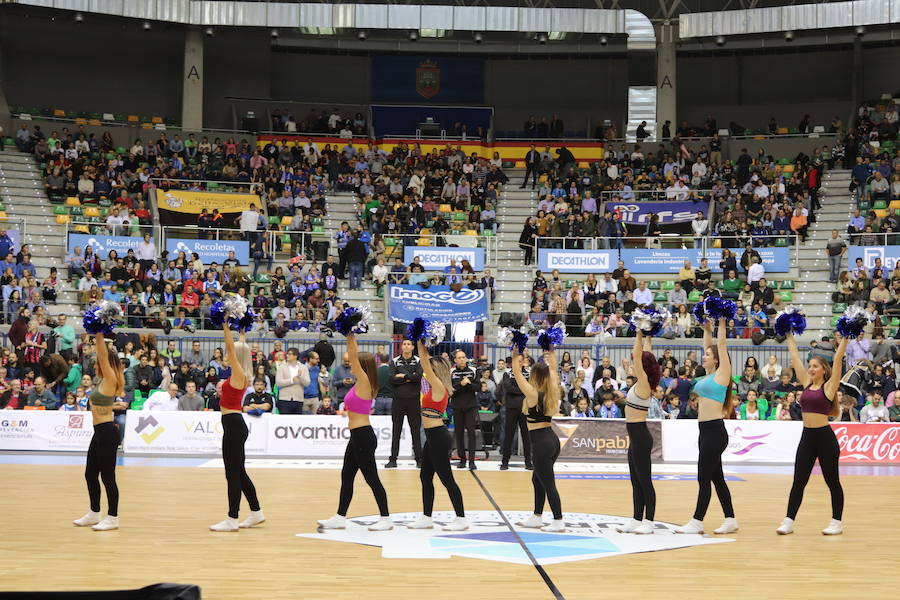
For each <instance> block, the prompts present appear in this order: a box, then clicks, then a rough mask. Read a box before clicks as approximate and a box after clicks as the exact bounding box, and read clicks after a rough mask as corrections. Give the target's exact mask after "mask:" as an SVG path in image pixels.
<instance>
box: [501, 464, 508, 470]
mask: <svg viewBox="0 0 900 600" xmlns="http://www.w3.org/2000/svg"><path fill="white" fill-rule="evenodd" d="M500 470H501V471H509V463H500Z"/></svg>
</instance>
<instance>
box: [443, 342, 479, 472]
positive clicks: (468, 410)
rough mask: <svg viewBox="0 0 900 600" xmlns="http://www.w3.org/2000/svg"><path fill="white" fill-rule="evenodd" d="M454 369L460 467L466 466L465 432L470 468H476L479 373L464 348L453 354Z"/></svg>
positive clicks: (454, 413) (454, 415)
mask: <svg viewBox="0 0 900 600" xmlns="http://www.w3.org/2000/svg"><path fill="white" fill-rule="evenodd" d="M453 364H454V367H453V370H452V371H450V379H451V380H452V381H453V396H452V398H451V400H450V401H451V406H452V407H453V427H454V429H455V430H456V452H457V453H458V454H459V464H458V465H457V466H458V467H459V468H460V469H465V468H466V446H464V445H463V441H464V439H463V438H464V437H465V436H464V434H468V442H469V444H468V450H469V469H470V470H473V471H474V470H475V469H476V468H477V467H476V466H475V424H476V423H477V419H478V405H477V404H476V402H475V392H476V391H477V390H478V387H476V382H477V381H478V374H477V373H476V372H475V369H473V368H472V367H470V366H469V359H468V358H467V357H466V353H465V352H463V351H462V350H457V351H456V353H455V354H454V355H453Z"/></svg>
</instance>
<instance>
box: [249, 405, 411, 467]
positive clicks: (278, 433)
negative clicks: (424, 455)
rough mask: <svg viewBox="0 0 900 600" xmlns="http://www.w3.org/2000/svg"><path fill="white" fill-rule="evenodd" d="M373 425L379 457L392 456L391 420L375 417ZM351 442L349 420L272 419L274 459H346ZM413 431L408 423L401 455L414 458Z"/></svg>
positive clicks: (270, 438)
mask: <svg viewBox="0 0 900 600" xmlns="http://www.w3.org/2000/svg"><path fill="white" fill-rule="evenodd" d="M369 421H370V422H371V423H372V428H373V429H374V430H375V438H376V439H377V440H378V448H377V449H376V450H375V454H376V456H390V455H391V435H392V434H391V432H392V431H393V427H392V424H391V417H389V416H371V417H369ZM349 439H350V430H349V429H347V418H346V417H336V416H335V417H331V416H323V415H273V416H272V418H271V419H269V430H268V443H267V445H268V449H267V454H269V455H270V456H332V457H334V456H343V455H344V451H345V450H346V448H347V440H349ZM411 439H412V438H410V435H409V427H408V425H406V424H405V423H404V425H403V431H402V432H401V433H400V454H401V455H403V456H409V455H411V454H412V442H411Z"/></svg>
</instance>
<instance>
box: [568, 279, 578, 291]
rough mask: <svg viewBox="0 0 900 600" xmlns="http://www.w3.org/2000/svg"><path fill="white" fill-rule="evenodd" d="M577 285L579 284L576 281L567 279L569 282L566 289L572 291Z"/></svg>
mask: <svg viewBox="0 0 900 600" xmlns="http://www.w3.org/2000/svg"><path fill="white" fill-rule="evenodd" d="M577 284H578V282H577V281H575V280H574V279H567V280H566V289H567V290H571V289H572V288H573V287H575V286H576V285H577Z"/></svg>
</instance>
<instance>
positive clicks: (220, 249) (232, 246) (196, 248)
mask: <svg viewBox="0 0 900 600" xmlns="http://www.w3.org/2000/svg"><path fill="white" fill-rule="evenodd" d="M166 250H168V251H169V256H171V257H172V258H175V257H176V256H178V253H179V252H184V253H185V255H186V256H187V257H188V258H190V257H191V253H192V252H196V253H197V255H198V256H199V257H200V260H201V261H203V264H206V265H208V264H209V263H211V262H216V263H219V264H220V265H221V264H222V263H223V262H224V261H225V259H226V258H228V253H229V252H234V257H235V258H236V259H237V261H238V262H239V263H240V264H242V265H246V264H248V263H249V262H250V243H249V242H244V241H242V240H188V239H184V238H167V239H166Z"/></svg>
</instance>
